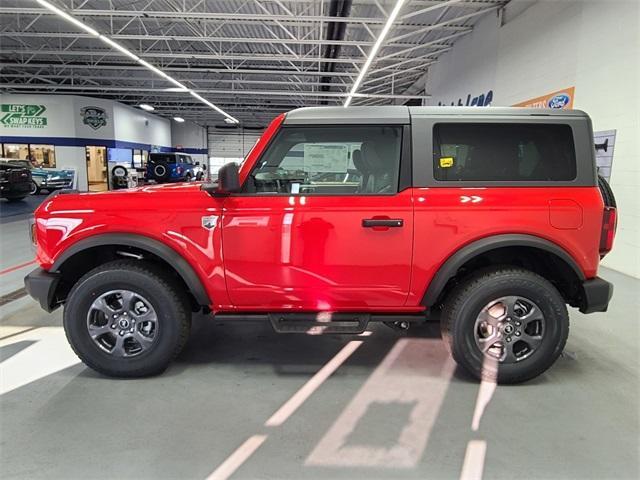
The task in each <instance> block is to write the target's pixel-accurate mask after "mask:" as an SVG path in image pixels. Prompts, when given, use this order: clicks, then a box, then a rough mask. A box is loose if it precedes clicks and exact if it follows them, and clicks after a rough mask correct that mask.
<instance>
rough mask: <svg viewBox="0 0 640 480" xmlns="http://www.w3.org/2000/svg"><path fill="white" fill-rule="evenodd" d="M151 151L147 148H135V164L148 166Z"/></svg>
mask: <svg viewBox="0 0 640 480" xmlns="http://www.w3.org/2000/svg"><path fill="white" fill-rule="evenodd" d="M148 157H149V152H148V151H147V150H139V149H134V150H133V166H134V167H136V168H144V167H146V166H147V159H148Z"/></svg>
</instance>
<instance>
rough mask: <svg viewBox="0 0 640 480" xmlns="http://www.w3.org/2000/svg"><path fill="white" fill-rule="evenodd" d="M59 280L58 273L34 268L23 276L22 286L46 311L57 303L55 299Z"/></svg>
mask: <svg viewBox="0 0 640 480" xmlns="http://www.w3.org/2000/svg"><path fill="white" fill-rule="evenodd" d="M59 282H60V275H59V274H57V273H50V272H47V271H46V270H43V269H42V268H36V269H35V270H34V271H32V272H31V273H29V274H28V275H27V276H26V277H24V287H25V289H26V290H27V293H28V294H29V295H31V296H32V297H33V298H34V299H35V300H37V301H38V303H40V306H41V307H42V308H43V309H44V310H46V311H47V312H52V311H53V310H55V309H56V308H57V307H58V305H59V303H58V301H57V299H56V289H57V287H58V283H59Z"/></svg>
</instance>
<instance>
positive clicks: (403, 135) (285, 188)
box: [222, 125, 413, 311]
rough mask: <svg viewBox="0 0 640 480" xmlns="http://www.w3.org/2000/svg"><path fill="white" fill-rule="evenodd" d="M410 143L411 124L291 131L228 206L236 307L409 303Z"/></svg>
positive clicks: (228, 267)
mask: <svg viewBox="0 0 640 480" xmlns="http://www.w3.org/2000/svg"><path fill="white" fill-rule="evenodd" d="M407 136H408V131H405V128H404V127H402V126H380V125H372V126H348V125H344V126H340V127H333V126H318V127H283V128H282V129H281V131H280V132H279V134H278V135H277V136H276V138H275V139H274V141H273V142H272V144H271V145H270V146H269V148H268V149H267V151H266V152H265V153H264V154H263V155H262V157H261V158H260V159H259V160H258V162H257V163H256V166H255V167H254V169H253V171H252V172H251V174H250V175H249V177H248V178H247V180H246V181H245V184H244V185H243V192H242V193H241V194H235V195H232V196H230V197H229V198H227V199H226V200H225V203H224V210H223V216H222V235H223V253H224V264H225V273H226V279H227V290H228V293H229V297H230V299H231V302H232V303H233V305H234V306H235V307H237V308H245V309H248V310H250V309H256V310H258V309H259V310H271V311H274V310H282V309H301V310H311V311H319V310H366V309H368V308H380V307H389V308H394V307H401V306H403V305H404V303H405V301H406V299H407V296H408V291H409V279H410V275H411V257H412V255H411V254H412V237H413V213H412V211H413V210H412V201H411V190H410V189H409V188H403V189H400V188H399V187H400V186H403V187H404V186H405V185H403V180H402V179H404V178H407V177H406V175H401V165H402V167H407V166H408V162H409V158H408V150H409V149H408V145H409V142H408V138H407ZM403 139H404V140H405V141H403ZM403 145H404V146H405V148H403ZM403 150H404V151H403ZM401 160H402V161H401Z"/></svg>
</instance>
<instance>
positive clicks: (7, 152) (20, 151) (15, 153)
mask: <svg viewBox="0 0 640 480" xmlns="http://www.w3.org/2000/svg"><path fill="white" fill-rule="evenodd" d="M3 149H4V156H5V158H12V159H16V160H29V145H27V144H26V143H24V144H23V143H20V144H18V143H5V144H4V145H3Z"/></svg>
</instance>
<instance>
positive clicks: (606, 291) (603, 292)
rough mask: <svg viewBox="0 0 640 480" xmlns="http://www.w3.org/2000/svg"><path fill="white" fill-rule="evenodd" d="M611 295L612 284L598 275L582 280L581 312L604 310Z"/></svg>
mask: <svg viewBox="0 0 640 480" xmlns="http://www.w3.org/2000/svg"><path fill="white" fill-rule="evenodd" d="M612 295H613V285H612V284H611V283H609V282H607V281H606V280H603V279H602V278H600V277H595V278H591V279H589V280H585V281H584V282H582V296H581V302H580V311H581V312H582V313H594V312H606V311H607V308H608V307H609V301H610V300H611V297H612Z"/></svg>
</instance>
